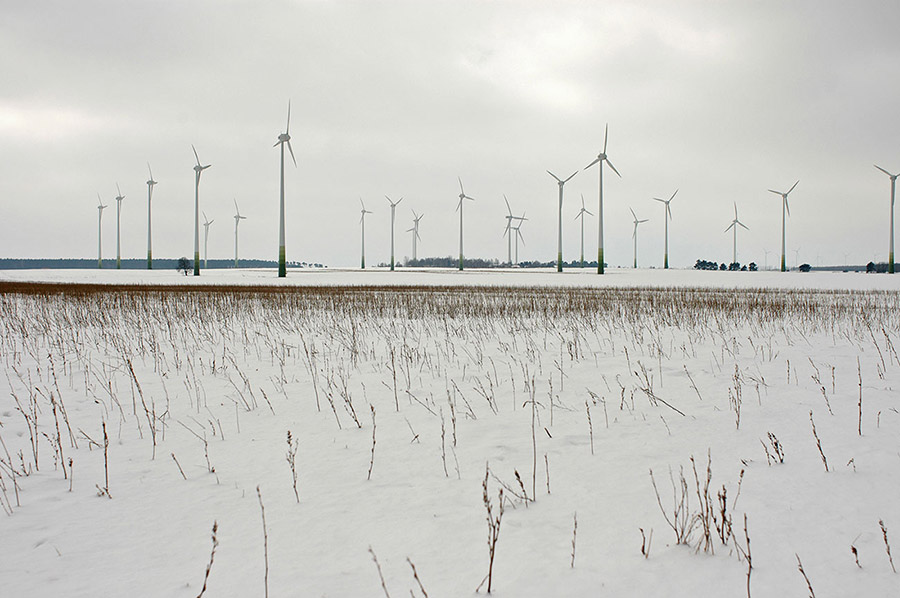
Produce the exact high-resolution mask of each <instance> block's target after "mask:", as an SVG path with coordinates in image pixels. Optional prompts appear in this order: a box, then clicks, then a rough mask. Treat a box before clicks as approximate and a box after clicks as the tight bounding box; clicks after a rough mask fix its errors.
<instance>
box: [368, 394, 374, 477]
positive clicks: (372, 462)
mask: <svg viewBox="0 0 900 598" xmlns="http://www.w3.org/2000/svg"><path fill="white" fill-rule="evenodd" d="M369 408H370V409H371V410H372V456H371V457H369V473H367V474H366V480H371V479H372V467H373V466H374V465H375V405H372V404H370V405H369Z"/></svg>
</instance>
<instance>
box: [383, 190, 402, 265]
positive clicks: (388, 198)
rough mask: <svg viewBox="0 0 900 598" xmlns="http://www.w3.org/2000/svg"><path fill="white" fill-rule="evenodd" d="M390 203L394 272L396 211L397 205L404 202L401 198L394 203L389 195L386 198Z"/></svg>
mask: <svg viewBox="0 0 900 598" xmlns="http://www.w3.org/2000/svg"><path fill="white" fill-rule="evenodd" d="M384 197H385V198H386V199H387V200H388V203H389V204H391V272H393V271H394V210H395V209H396V208H397V204H399V203H400V202H401V201H403V198H402V197H401V198H400V199H398V200H397V201H392V200H391V198H390V197H388V196H387V195H385V196H384Z"/></svg>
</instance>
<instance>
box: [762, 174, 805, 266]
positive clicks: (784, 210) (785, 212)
mask: <svg viewBox="0 0 900 598" xmlns="http://www.w3.org/2000/svg"><path fill="white" fill-rule="evenodd" d="M799 182H800V181H799V180H797V183H799ZM797 183H794V184H793V185H791V188H790V189H788V190H787V193H782V192H781V191H775V190H774V189H769V193H774V194H775V195H780V196H781V271H782V272H786V271H787V268H785V263H784V253H785V252H784V229H785V219H786V217H787V216H790V215H791V207H790V206H789V205H788V195H789V194H790V192H791V191H793V190H794V187H796V186H797Z"/></svg>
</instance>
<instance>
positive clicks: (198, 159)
mask: <svg viewBox="0 0 900 598" xmlns="http://www.w3.org/2000/svg"><path fill="white" fill-rule="evenodd" d="M276 145H278V144H276ZM191 149H192V150H194V157H195V158H196V159H197V166H200V156H198V155H197V148H196V147H194V144H193V143H192V144H191Z"/></svg>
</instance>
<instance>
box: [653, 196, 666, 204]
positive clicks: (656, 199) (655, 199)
mask: <svg viewBox="0 0 900 598" xmlns="http://www.w3.org/2000/svg"><path fill="white" fill-rule="evenodd" d="M653 200H654V201H661V202H663V203H667V202H666V200H664V199H660V198H658V197H654V198H653Z"/></svg>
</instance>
